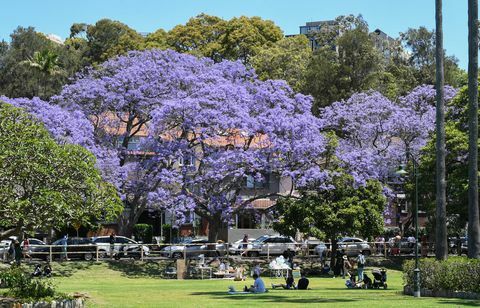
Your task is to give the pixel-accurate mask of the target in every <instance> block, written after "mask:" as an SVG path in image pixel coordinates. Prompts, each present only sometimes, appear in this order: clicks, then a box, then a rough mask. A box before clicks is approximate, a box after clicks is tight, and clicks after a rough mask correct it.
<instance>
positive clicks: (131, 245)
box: [92, 236, 150, 258]
mask: <svg viewBox="0 0 480 308" xmlns="http://www.w3.org/2000/svg"><path fill="white" fill-rule="evenodd" d="M92 241H93V242H94V243H95V244H97V246H98V255H99V257H101V258H104V257H106V256H109V255H110V236H97V237H93V238H92ZM142 248H143V254H144V255H145V256H148V255H149V254H150V248H148V246H145V245H140V244H139V243H138V242H136V241H134V240H132V239H129V238H128V237H125V236H115V246H114V254H116V255H120V254H123V255H125V256H126V257H128V251H131V252H134V251H138V252H140V254H141V249H142ZM119 253H120V254H119ZM133 256H135V257H137V256H139V254H138V253H135V254H133Z"/></svg>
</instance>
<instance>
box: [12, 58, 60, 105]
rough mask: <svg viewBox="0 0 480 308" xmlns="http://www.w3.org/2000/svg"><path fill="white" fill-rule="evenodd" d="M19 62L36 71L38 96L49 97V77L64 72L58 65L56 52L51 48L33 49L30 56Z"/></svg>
mask: <svg viewBox="0 0 480 308" xmlns="http://www.w3.org/2000/svg"><path fill="white" fill-rule="evenodd" d="M21 63H22V64H24V65H26V66H28V67H30V68H31V69H33V70H35V71H36V72H38V77H39V78H38V87H39V91H38V93H37V95H38V96H40V97H49V94H50V95H51V94H53V93H48V90H49V89H50V88H49V87H48V85H49V82H50V81H51V78H52V77H54V76H57V75H64V74H65V72H64V71H63V69H62V68H61V67H60V66H59V63H58V54H56V53H55V52H54V51H53V50H48V49H44V50H42V51H35V52H34V53H33V57H32V58H29V59H28V60H25V61H22V62H21ZM40 89H41V91H40Z"/></svg>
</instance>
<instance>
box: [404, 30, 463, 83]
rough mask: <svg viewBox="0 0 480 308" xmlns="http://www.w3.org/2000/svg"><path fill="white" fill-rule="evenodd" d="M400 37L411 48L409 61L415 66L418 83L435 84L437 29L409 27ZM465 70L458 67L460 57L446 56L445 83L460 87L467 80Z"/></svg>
mask: <svg viewBox="0 0 480 308" xmlns="http://www.w3.org/2000/svg"><path fill="white" fill-rule="evenodd" d="M400 38H401V40H402V42H403V44H404V45H405V47H406V48H407V49H409V50H410V55H409V57H408V61H409V63H410V65H412V67H413V68H415V79H416V82H417V84H435V31H434V30H431V31H430V30H428V29H427V28H425V27H423V26H422V27H419V28H418V29H412V28H409V29H408V30H407V31H405V32H404V33H400ZM464 73H465V72H464V71H463V70H461V69H460V68H459V67H458V59H457V58H455V57H454V56H444V77H445V84H448V85H451V86H453V87H459V86H461V85H462V84H464V82H465V80H464V79H465V77H464V76H463V75H464Z"/></svg>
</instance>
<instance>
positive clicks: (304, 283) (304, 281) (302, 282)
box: [297, 272, 310, 290]
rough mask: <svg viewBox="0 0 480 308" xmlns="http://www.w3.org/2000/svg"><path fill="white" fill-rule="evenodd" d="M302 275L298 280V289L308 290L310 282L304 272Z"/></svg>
mask: <svg viewBox="0 0 480 308" xmlns="http://www.w3.org/2000/svg"><path fill="white" fill-rule="evenodd" d="M300 275H301V278H300V279H299V280H298V284H297V289H298V290H306V289H307V288H308V284H309V283H310V281H308V278H307V277H305V273H304V272H302V273H301V274H300Z"/></svg>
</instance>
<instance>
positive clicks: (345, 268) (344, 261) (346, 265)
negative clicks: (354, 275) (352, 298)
mask: <svg viewBox="0 0 480 308" xmlns="http://www.w3.org/2000/svg"><path fill="white" fill-rule="evenodd" d="M349 269H352V264H351V263H350V261H348V258H347V255H345V254H344V255H343V257H342V269H341V270H342V279H345V276H347V275H348V270H349Z"/></svg>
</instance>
